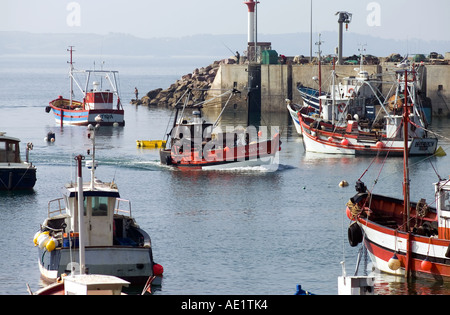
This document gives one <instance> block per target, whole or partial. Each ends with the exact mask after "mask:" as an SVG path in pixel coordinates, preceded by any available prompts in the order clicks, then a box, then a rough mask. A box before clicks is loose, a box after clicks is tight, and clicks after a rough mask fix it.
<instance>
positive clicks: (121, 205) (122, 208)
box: [114, 198, 131, 217]
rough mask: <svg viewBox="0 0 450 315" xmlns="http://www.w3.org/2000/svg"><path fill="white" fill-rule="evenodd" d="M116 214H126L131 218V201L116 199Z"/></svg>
mask: <svg viewBox="0 0 450 315" xmlns="http://www.w3.org/2000/svg"><path fill="white" fill-rule="evenodd" d="M126 208H128V209H126ZM114 214H125V215H128V216H129V217H131V201H130V200H127V199H122V198H116V207H115V209H114Z"/></svg>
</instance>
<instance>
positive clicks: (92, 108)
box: [45, 46, 125, 126]
mask: <svg viewBox="0 0 450 315" xmlns="http://www.w3.org/2000/svg"><path fill="white" fill-rule="evenodd" d="M69 51H70V62H69V64H70V71H69V76H70V98H63V97H62V96H61V95H60V96H59V97H58V98H56V99H54V100H52V101H50V102H49V106H47V107H46V109H45V110H46V112H47V113H49V112H50V111H52V112H53V115H54V117H55V121H56V123H58V124H60V125H61V126H62V125H78V126H87V125H88V124H98V123H99V124H101V125H103V126H113V125H119V126H124V125H125V120H124V110H123V107H122V103H121V101H120V96H119V92H118V85H117V75H118V71H111V70H74V67H73V61H72V53H73V50H72V46H71V47H70V49H69ZM75 74H81V75H83V76H85V77H86V82H85V83H84V85H83V86H82V85H81V84H80V83H79V82H78V81H77V80H76V79H75ZM92 77H98V78H99V81H92V85H93V86H92V88H91V89H89V88H90V84H91V80H92ZM103 80H105V81H106V82H107V84H108V86H109V89H103V87H102V85H103ZM73 83H75V84H76V86H77V87H78V88H79V89H80V91H81V93H82V95H83V98H82V100H81V101H80V100H79V101H76V100H74V99H73V94H74V92H73ZM114 97H116V98H117V101H116V103H115V104H114V102H115V101H114Z"/></svg>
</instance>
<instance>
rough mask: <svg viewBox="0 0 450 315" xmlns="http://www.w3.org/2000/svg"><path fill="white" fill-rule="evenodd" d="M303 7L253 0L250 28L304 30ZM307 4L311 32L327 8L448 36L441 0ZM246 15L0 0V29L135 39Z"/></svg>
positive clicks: (401, 29)
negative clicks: (255, 17)
mask: <svg viewBox="0 0 450 315" xmlns="http://www.w3.org/2000/svg"><path fill="white" fill-rule="evenodd" d="M310 4H311V0H260V4H259V5H258V32H259V33H260V34H282V33H299V32H310V8H311V7H310ZM312 7H313V33H314V34H317V33H320V32H324V31H337V30H338V23H337V16H335V13H336V12H338V11H347V12H350V13H352V14H353V20H352V22H351V23H350V25H349V30H348V31H349V32H355V33H358V34H363V35H367V34H370V35H372V36H376V37H381V38H389V39H419V40H424V41H428V40H449V39H450V32H449V31H450V18H449V17H448V15H449V13H450V1H448V0H434V1H431V2H429V3H428V2H426V1H423V0H420V1H419V0H376V1H372V0H312ZM247 15H248V13H247V6H246V5H245V4H244V0H224V1H218V0H159V1H156V0H1V10H0V31H26V32H31V33H95V34H102V35H104V34H108V33H124V34H131V35H134V36H137V37H141V38H161V37H185V36H191V35H197V34H213V35H217V34H221V35H223V34H246V33H247ZM315 37H316V36H315ZM449 50H450V47H449Z"/></svg>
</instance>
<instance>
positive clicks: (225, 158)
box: [160, 90, 281, 171]
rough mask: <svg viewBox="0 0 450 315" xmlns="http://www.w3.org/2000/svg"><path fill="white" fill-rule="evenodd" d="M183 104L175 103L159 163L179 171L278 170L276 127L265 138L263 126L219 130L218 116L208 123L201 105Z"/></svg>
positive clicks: (279, 143) (278, 143)
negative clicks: (173, 117) (173, 114)
mask: <svg viewBox="0 0 450 315" xmlns="http://www.w3.org/2000/svg"><path fill="white" fill-rule="evenodd" d="M227 93H230V96H231V95H232V94H234V93H239V92H238V91H236V90H233V91H228V92H226V93H224V95H225V94H227ZM187 99H189V96H188V97H187ZM186 104H187V102H185V103H184V105H182V106H181V105H178V106H176V114H175V119H174V123H173V127H172V130H171V132H170V133H169V134H168V135H167V136H168V138H169V137H170V141H167V144H168V145H167V146H166V147H164V148H162V149H161V150H160V160H161V163H162V164H165V165H170V166H174V167H177V168H179V169H180V170H195V169H204V170H221V169H231V168H232V169H234V168H242V167H262V168H264V170H269V171H274V170H277V169H278V164H279V151H280V150H281V148H280V146H281V141H280V134H279V132H278V131H277V129H276V127H271V131H270V133H271V134H272V136H271V138H270V139H267V134H268V130H267V128H262V127H259V130H258V129H257V128H256V127H254V126H247V127H246V128H244V127H230V126H228V127H226V130H225V131H223V130H222V128H220V127H219V126H218V125H217V122H218V121H219V119H220V115H219V118H217V120H216V122H215V123H214V124H213V123H209V122H206V121H205V120H203V118H202V111H201V110H202V107H203V106H202V105H201V104H199V105H190V106H188V105H186ZM225 108H226V105H225V107H224V109H225ZM224 109H223V110H224ZM223 110H222V113H223ZM180 111H181V113H180ZM189 112H192V115H189ZM222 113H221V114H222Z"/></svg>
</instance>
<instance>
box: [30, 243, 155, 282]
mask: <svg viewBox="0 0 450 315" xmlns="http://www.w3.org/2000/svg"><path fill="white" fill-rule="evenodd" d="M85 251H86V254H85V255H86V256H85V257H86V268H87V270H88V273H90V274H102V275H111V276H116V277H119V278H122V279H124V280H127V281H129V282H131V283H133V284H139V283H145V282H146V281H147V280H148V278H149V277H150V276H152V275H153V262H152V259H151V257H152V252H151V249H150V248H146V247H131V246H102V247H86V248H85ZM71 257H72V259H71ZM71 261H79V254H78V250H77V249H74V250H72V251H71V250H70V249H69V248H60V249H55V250H54V251H52V252H47V251H46V250H45V249H44V250H42V249H39V261H38V264H39V270H40V273H41V277H42V278H43V279H44V280H45V281H46V282H50V283H51V282H55V281H57V279H58V278H60V277H61V275H63V274H70V272H71V270H70V269H71V268H70V266H71V264H70V263H71ZM157 278H159V281H160V279H161V278H160V277H157ZM153 284H158V283H155V282H154V283H153Z"/></svg>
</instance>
